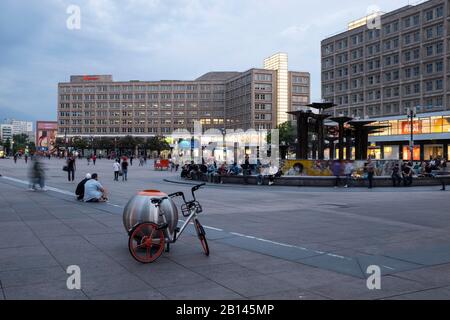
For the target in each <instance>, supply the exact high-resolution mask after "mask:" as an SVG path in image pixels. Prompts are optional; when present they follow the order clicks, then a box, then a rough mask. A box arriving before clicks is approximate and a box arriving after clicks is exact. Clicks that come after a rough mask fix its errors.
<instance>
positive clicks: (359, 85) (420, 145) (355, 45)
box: [321, 0, 450, 160]
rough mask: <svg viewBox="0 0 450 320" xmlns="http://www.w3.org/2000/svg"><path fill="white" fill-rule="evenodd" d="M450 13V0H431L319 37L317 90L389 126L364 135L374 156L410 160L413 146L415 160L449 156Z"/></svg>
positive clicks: (343, 111) (348, 112)
mask: <svg viewBox="0 0 450 320" xmlns="http://www.w3.org/2000/svg"><path fill="white" fill-rule="evenodd" d="M449 18H450V6H449V1H446V0H431V1H426V2H423V3H421V4H418V5H415V6H412V5H408V6H405V7H402V8H400V9H398V10H395V11H392V12H389V13H384V14H381V13H378V14H374V15H372V16H370V17H367V18H363V19H359V20H357V21H355V22H352V23H350V24H349V26H348V30H347V31H345V32H343V33H339V34H336V35H334V36H331V37H329V38H327V39H325V40H323V41H322V43H321V49H322V50H321V51H322V53H321V55H322V56H321V58H322V80H321V82H322V98H323V99H324V100H325V101H327V102H334V103H335V104H337V106H336V107H335V108H334V110H330V113H332V114H334V115H335V116H339V115H345V116H350V117H357V118H361V119H363V118H371V119H373V120H376V121H377V122H376V123H378V124H380V125H386V126H388V128H385V129H383V130H381V132H380V133H377V134H373V135H371V136H370V137H369V141H370V144H371V146H370V151H369V154H371V155H372V156H374V157H376V158H382V159H403V160H410V158H411V152H410V151H411V148H413V157H414V160H429V159H430V158H436V157H440V158H442V157H446V158H448V154H449V145H450V92H449V89H450V78H449V74H450V51H449V50H450V49H449V45H450V42H449V36H450V31H449V27H450V24H449V22H448V21H449V20H448V19H449ZM409 108H413V109H415V110H416V114H417V116H416V117H415V119H414V122H413V126H412V127H413V129H412V131H413V140H412V141H411V122H410V121H408V119H407V116H406V114H407V110H408V109H409Z"/></svg>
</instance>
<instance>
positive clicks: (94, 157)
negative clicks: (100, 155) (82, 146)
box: [92, 154, 97, 166]
mask: <svg viewBox="0 0 450 320" xmlns="http://www.w3.org/2000/svg"><path fill="white" fill-rule="evenodd" d="M96 161H97V156H96V155H95V154H94V155H93V156H92V163H93V164H94V166H95V162H96Z"/></svg>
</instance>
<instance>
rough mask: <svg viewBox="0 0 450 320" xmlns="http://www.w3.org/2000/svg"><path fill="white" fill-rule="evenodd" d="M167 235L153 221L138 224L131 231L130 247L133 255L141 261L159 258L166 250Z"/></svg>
mask: <svg viewBox="0 0 450 320" xmlns="http://www.w3.org/2000/svg"><path fill="white" fill-rule="evenodd" d="M164 243H165V236H164V232H163V230H161V229H158V226H157V225H156V224H154V223H151V222H144V223H141V224H138V225H137V226H136V227H135V228H134V229H133V230H132V231H131V233H130V238H129V240H128V249H129V250H130V253H131V256H132V257H133V258H134V259H136V260H137V261H139V262H141V263H150V262H153V261H155V260H156V259H158V258H159V257H160V256H161V254H162V253H163V251H164Z"/></svg>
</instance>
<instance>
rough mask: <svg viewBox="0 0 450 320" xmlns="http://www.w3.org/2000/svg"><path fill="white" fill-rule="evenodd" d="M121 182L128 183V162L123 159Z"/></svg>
mask: <svg viewBox="0 0 450 320" xmlns="http://www.w3.org/2000/svg"><path fill="white" fill-rule="evenodd" d="M122 181H128V160H127V158H124V159H123V161H122Z"/></svg>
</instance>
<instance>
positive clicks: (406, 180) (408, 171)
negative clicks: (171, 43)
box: [402, 162, 413, 187]
mask: <svg viewBox="0 0 450 320" xmlns="http://www.w3.org/2000/svg"><path fill="white" fill-rule="evenodd" d="M402 173H403V185H404V186H405V187H410V186H411V185H412V182H413V170H412V163H411V162H408V163H407V164H405V166H404V167H403V170H402Z"/></svg>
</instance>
